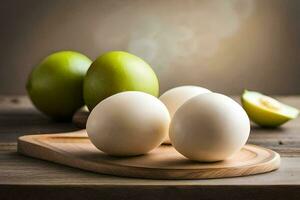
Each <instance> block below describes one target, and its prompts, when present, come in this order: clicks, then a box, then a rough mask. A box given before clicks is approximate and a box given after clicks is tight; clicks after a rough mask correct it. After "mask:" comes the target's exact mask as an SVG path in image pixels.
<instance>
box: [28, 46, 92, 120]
mask: <svg viewBox="0 0 300 200" xmlns="http://www.w3.org/2000/svg"><path fill="white" fill-rule="evenodd" d="M91 63H92V61H91V60H90V59H89V58H88V57H86V56H85V55H83V54H80V53H77V52H73V51H61V52H57V53H53V54H51V55H50V56H48V57H46V58H45V59H44V60H43V61H42V62H41V63H40V64H39V65H38V66H37V67H35V68H34V69H33V71H32V72H31V74H30V76H29V78H28V81H27V85H26V88H27V92H28V95H29V97H30V99H31V101H32V102H33V104H34V105H35V106H36V107H37V108H38V109H39V110H40V111H41V112H43V113H44V114H46V115H48V116H50V117H52V118H54V119H56V120H70V119H71V117H72V115H73V114H74V112H75V111H76V110H77V109H78V108H80V107H81V106H83V105H84V101H83V97H82V87H83V79H84V76H85V74H86V72H87V70H88V68H89V66H90V64H91Z"/></svg>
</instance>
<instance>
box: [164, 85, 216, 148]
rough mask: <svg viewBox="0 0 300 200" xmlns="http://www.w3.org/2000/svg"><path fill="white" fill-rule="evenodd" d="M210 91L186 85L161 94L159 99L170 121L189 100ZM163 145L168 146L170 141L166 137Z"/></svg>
mask: <svg viewBox="0 0 300 200" xmlns="http://www.w3.org/2000/svg"><path fill="white" fill-rule="evenodd" d="M209 92H211V91H210V90H208V89H206V88H202V87H198V86H192V85H186V86H179V87H176V88H172V89H170V90H167V91H166V92H165V93H163V94H162V95H161V96H160V97H159V99H160V100H161V101H162V102H163V103H164V104H165V105H166V107H167V108H168V110H169V113H170V116H171V119H172V117H173V115H174V113H175V112H176V110H177V109H178V108H179V107H180V106H181V105H182V104H183V103H185V102H186V101H187V100H189V99H190V98H192V97H194V96H197V95H199V94H204V93H209ZM164 143H167V144H169V143H170V139H169V135H167V137H166V139H165V141H164Z"/></svg>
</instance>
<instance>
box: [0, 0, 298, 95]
mask: <svg viewBox="0 0 300 200" xmlns="http://www.w3.org/2000/svg"><path fill="white" fill-rule="evenodd" d="M0 24H1V26H0V27H1V29H0V56H1V65H0V80H1V82H0V94H25V88H24V85H25V82H26V78H27V75H28V73H29V72H30V70H31V69H32V68H33V67H34V66H35V65H36V64H37V63H38V62H39V61H40V60H41V59H42V58H43V57H45V56H46V55H48V54H49V53H51V52H54V51H58V50H76V51H79V52H82V53H84V54H86V55H88V56H89V57H90V58H91V59H95V58H96V57H97V56H99V55H100V54H102V53H103V52H105V51H109V50H126V51H129V52H132V53H134V54H137V55H139V56H141V57H142V58H144V59H145V60H147V61H148V62H149V63H150V64H151V66H152V67H153V68H154V70H155V71H156V73H157V75H158V77H159V79H160V83H161V92H163V91H165V90H166V89H168V88H171V87H174V86H177V85H186V84H194V85H200V86H203V87H207V88H209V89H211V90H215V91H218V92H224V93H226V94H239V93H241V91H242V90H243V89H244V88H248V89H252V90H259V91H262V92H265V93H269V94H300V82H299V79H300V1H297V0H294V1H293V0H289V1H283V0H226V1H224V0H160V1H159V0H152V1H149V0H107V1H105V0H88V1H84V0H43V1H41V0H26V1H21V0H19V1H17V0H2V1H1V4H0Z"/></svg>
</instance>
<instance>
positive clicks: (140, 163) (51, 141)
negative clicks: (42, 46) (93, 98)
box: [18, 130, 280, 179]
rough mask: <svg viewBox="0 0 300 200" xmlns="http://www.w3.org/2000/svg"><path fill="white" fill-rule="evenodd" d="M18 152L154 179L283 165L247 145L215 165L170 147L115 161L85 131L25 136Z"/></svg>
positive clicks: (202, 176) (248, 172) (266, 152)
mask: <svg viewBox="0 0 300 200" xmlns="http://www.w3.org/2000/svg"><path fill="white" fill-rule="evenodd" d="M18 152H20V153H22V154H24V155H28V156H32V157H35V158H40V159H44V160H49V161H52V162H56V163H60V164H63V165H68V166H71V167H75V168H80V169H84V170H88V171H93V172H98V173H102V174H110V175H117V176H126V177H138V178H150V179H208V178H222V177H235V176H245V175H251V174H260V173H265V172H269V171H273V170H275V169H277V168H278V167H279V165H280V156H279V154H277V153H276V152H274V151H271V150H269V149H265V148H261V147H258V146H254V145H246V146H245V147H244V148H243V149H242V150H241V151H240V152H239V153H237V154H236V155H234V156H233V157H232V158H230V159H228V160H226V161H221V162H214V163H200V162H194V161H190V160H188V159H186V158H184V157H183V156H182V155H180V154H179V153H178V152H176V151H175V149H174V148H173V147H172V146H170V145H162V146H160V147H159V148H156V149H154V150H153V151H151V152H150V153H148V154H147V155H143V156H134V157H125V158H124V157H111V156H108V155H106V154H104V153H103V152H101V151H99V150H98V149H96V148H95V147H94V146H93V145H92V144H91V142H90V140H89V139H88V137H87V134H86V131H85V130H81V131H77V132H71V133H63V134H43V135H27V136H22V137H20V138H19V139H18Z"/></svg>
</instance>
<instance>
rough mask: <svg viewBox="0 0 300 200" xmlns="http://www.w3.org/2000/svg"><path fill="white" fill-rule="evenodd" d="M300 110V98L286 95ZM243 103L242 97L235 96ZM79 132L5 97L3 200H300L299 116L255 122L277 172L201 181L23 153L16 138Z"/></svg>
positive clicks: (256, 138) (0, 156)
mask: <svg viewBox="0 0 300 200" xmlns="http://www.w3.org/2000/svg"><path fill="white" fill-rule="evenodd" d="M278 99H279V100H280V101H282V102H284V103H287V104H290V105H292V106H295V107H297V108H300V96H288V97H285V96H281V97H278ZM236 100H237V101H238V98H236ZM74 130H78V128H77V127H76V126H74V124H73V123H67V122H64V123H61V122H55V121H52V120H50V119H48V118H47V117H45V116H44V115H42V114H41V113H40V112H38V111H37V110H36V109H35V108H33V106H32V105H31V103H30V101H29V100H28V98H27V97H24V96H0V163H1V164H0V199H1V200H5V199H22V200H24V199H44V200H45V199H56V200H58V199H141V198H142V199H144V200H148V199H172V200H174V199H223V200H224V199H244V200H248V199H249V200H250V199H251V200H253V199H272V200H277V199H289V200H293V199H295V200H296V199H299V196H300V118H297V119H295V120H292V121H290V122H288V123H287V124H285V125H283V126H282V127H281V128H277V129H262V128H259V127H257V126H255V125H253V126H252V129H251V134H250V138H249V140H248V142H249V143H251V144H256V145H259V146H263V147H266V148H269V149H273V150H275V151H276V152H278V153H279V154H280V156H281V165H280V168H279V169H278V170H275V171H273V172H270V173H264V174H260V175H255V176H244V177H234V178H220V179H202V180H154V179H139V178H126V177H117V176H109V175H103V174H97V173H92V172H87V171H83V170H80V169H76V168H71V167H66V166H63V165H59V164H55V163H52V162H47V161H43V160H39V159H34V158H30V157H27V156H23V155H21V154H18V153H17V152H16V151H17V138H18V137H20V136H22V135H26V134H28V133H30V134H33V133H35V134H41V133H53V132H70V131H74Z"/></svg>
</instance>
